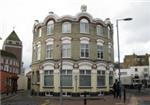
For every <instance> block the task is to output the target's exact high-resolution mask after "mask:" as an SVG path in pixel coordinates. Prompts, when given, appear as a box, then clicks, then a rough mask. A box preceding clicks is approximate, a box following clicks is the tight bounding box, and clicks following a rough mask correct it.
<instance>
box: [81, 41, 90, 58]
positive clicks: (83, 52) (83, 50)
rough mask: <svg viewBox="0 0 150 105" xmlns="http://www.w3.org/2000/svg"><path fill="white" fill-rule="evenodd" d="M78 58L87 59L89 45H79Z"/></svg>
mask: <svg viewBox="0 0 150 105" xmlns="http://www.w3.org/2000/svg"><path fill="white" fill-rule="evenodd" d="M80 57H83V58H84V57H89V44H84V43H81V45H80Z"/></svg>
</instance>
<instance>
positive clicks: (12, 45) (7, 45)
mask: <svg viewBox="0 0 150 105" xmlns="http://www.w3.org/2000/svg"><path fill="white" fill-rule="evenodd" d="M3 50H5V51H7V52H10V53H13V54H14V55H15V56H16V57H17V59H18V60H19V71H18V74H21V73H22V72H23V71H22V70H23V69H22V67H23V63H22V41H21V40H20V39H19V37H18V36H17V34H16V32H15V31H14V30H13V31H12V32H11V33H10V35H9V36H8V37H7V38H6V40H5V41H4V44H3Z"/></svg>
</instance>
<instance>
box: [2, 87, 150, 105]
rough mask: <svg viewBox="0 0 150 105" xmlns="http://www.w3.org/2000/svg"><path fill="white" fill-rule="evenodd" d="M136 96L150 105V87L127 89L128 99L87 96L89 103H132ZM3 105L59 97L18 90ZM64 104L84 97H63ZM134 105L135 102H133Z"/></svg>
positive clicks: (80, 104) (41, 103) (45, 102)
mask: <svg viewBox="0 0 150 105" xmlns="http://www.w3.org/2000/svg"><path fill="white" fill-rule="evenodd" d="M132 96H134V97H135V98H136V101H137V102H138V103H139V104H138V105H150V89H149V90H142V91H141V92H140V93H139V92H138V91H137V90H127V101H126V103H125V104H124V103H123V100H119V99H114V98H113V96H112V95H109V96H100V97H87V98H88V99H87V105H118V104H119V105H131V104H129V101H130V98H131V97H132ZM1 105H59V97H40V96H30V94H29V92H28V91H23V92H18V93H17V95H15V96H12V97H10V98H7V99H5V100H2V104H1ZM63 105H84V98H83V97H76V98H71V97H63ZM132 105H133V104H132Z"/></svg>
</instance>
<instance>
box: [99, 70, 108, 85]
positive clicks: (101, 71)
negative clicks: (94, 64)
mask: <svg viewBox="0 0 150 105" xmlns="http://www.w3.org/2000/svg"><path fill="white" fill-rule="evenodd" d="M98 72H99V73H98ZM105 74H106V71H105V70H97V86H98V87H101V86H105V85H106V76H105ZM98 77H101V79H102V78H103V79H104V81H103V83H102V84H101V85H99V84H98V82H101V80H100V81H98Z"/></svg>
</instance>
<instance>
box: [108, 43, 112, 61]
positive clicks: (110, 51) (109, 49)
mask: <svg viewBox="0 0 150 105" xmlns="http://www.w3.org/2000/svg"><path fill="white" fill-rule="evenodd" d="M108 46H109V48H108V55H109V56H108V57H109V60H111V59H112V57H113V47H112V44H111V43H108Z"/></svg>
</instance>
